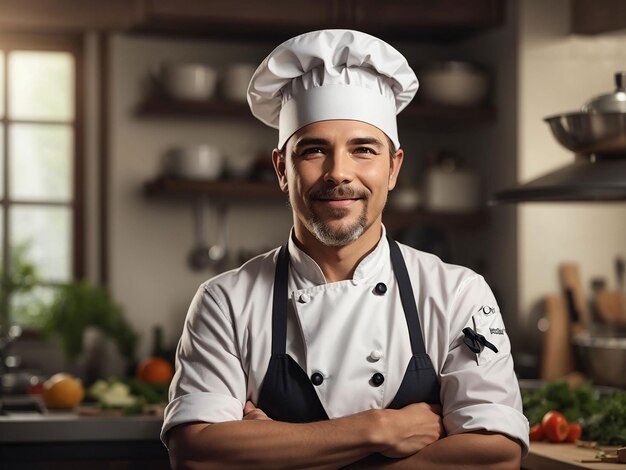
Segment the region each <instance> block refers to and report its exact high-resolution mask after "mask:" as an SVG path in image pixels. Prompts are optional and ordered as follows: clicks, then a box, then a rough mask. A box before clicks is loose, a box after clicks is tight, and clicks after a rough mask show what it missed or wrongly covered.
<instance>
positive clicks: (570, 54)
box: [517, 0, 626, 339]
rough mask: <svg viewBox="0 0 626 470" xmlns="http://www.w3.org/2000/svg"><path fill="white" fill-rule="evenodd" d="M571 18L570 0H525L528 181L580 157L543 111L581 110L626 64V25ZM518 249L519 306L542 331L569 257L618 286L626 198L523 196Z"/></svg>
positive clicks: (521, 82)
mask: <svg viewBox="0 0 626 470" xmlns="http://www.w3.org/2000/svg"><path fill="white" fill-rule="evenodd" d="M569 19H570V2H569V1H568V0H552V1H549V2H546V1H542V0H524V1H522V2H519V46H518V59H517V60H518V70H519V71H518V74H519V75H518V91H517V93H518V100H517V101H518V111H517V113H518V117H519V118H518V121H517V122H518V126H517V142H518V148H517V154H518V163H517V167H518V170H517V172H518V174H519V180H520V181H522V182H524V181H528V180H530V179H533V178H536V177H538V176H540V175H543V174H545V173H547V172H549V171H551V170H554V169H556V168H559V167H561V166H564V165H566V164H568V163H571V162H572V161H573V155H572V154H571V153H570V152H569V151H567V150H565V149H564V148H562V147H561V146H560V145H559V144H558V143H557V142H556V140H555V139H554V138H553V137H552V135H551V133H550V131H549V128H548V126H547V124H545V123H544V122H543V121H542V120H543V118H544V117H546V116H549V115H554V114H561V113H565V112H570V111H577V110H578V109H579V108H580V106H581V105H582V104H583V103H584V102H585V101H587V100H588V99H589V98H591V97H593V96H596V95H599V94H604V93H608V92H612V91H613V90H614V82H613V74H614V72H616V71H618V70H624V68H625V67H626V47H624V46H625V45H626V33H624V32H620V33H616V34H603V35H600V36H575V35H571V34H570V33H569V28H570V26H569V25H570V23H569ZM517 249H518V266H517V272H518V279H519V283H518V291H519V294H518V295H519V301H518V302H519V312H520V314H521V316H522V322H525V323H526V325H527V327H528V331H529V332H530V333H533V332H534V333H535V336H536V331H537V330H536V325H535V324H533V323H535V322H536V316H535V313H538V311H540V310H541V308H540V307H538V303H540V302H541V301H542V299H543V297H544V295H546V294H548V293H551V292H558V291H559V290H560V288H559V284H558V277H557V269H558V266H559V264H560V263H561V262H563V261H575V262H578V263H579V264H580V268H581V274H582V279H583V283H584V286H585V288H586V289H587V293H589V292H590V290H589V281H590V279H591V278H592V277H596V276H603V277H605V278H606V279H607V280H609V287H614V275H613V261H614V257H615V256H616V255H621V256H622V257H624V256H626V204H625V203H623V202H622V203H586V204H582V203H575V204H574V203H565V204H564V203H560V204H545V203H534V204H522V205H521V206H520V208H519V219H518V245H517ZM530 339H532V337H531V338H530Z"/></svg>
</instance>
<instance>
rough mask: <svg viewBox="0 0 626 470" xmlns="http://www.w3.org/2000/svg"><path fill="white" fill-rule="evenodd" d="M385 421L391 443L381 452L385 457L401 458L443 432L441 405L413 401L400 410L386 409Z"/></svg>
mask: <svg viewBox="0 0 626 470" xmlns="http://www.w3.org/2000/svg"><path fill="white" fill-rule="evenodd" d="M386 411H387V412H389V421H388V423H386V424H387V425H388V426H389V430H390V432H391V433H392V436H391V441H390V442H391V445H390V446H389V447H388V448H387V449H385V450H383V451H382V452H381V454H382V455H384V456H385V457H390V458H403V457H407V456H409V455H413V454H415V453H416V452H419V451H420V450H422V449H423V448H424V447H426V446H427V445H429V444H432V443H433V442H435V441H437V440H438V439H439V438H441V437H442V435H443V433H444V429H443V423H442V421H441V406H439V405H429V404H427V403H414V404H411V405H408V406H405V407H404V408H402V409H400V410H386Z"/></svg>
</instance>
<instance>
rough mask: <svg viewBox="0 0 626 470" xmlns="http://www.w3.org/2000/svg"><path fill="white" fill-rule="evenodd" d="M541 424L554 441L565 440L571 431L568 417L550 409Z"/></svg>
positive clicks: (549, 437)
mask: <svg viewBox="0 0 626 470" xmlns="http://www.w3.org/2000/svg"><path fill="white" fill-rule="evenodd" d="M541 426H542V428H543V431H544V432H545V433H546V436H547V437H548V439H550V440H551V441H552V442H563V441H564V440H565V438H566V437H567V433H568V432H569V424H568V422H567V419H565V416H563V415H562V414H561V413H559V412H558V411H548V412H547V413H546V414H545V415H544V417H543V419H542V420H541Z"/></svg>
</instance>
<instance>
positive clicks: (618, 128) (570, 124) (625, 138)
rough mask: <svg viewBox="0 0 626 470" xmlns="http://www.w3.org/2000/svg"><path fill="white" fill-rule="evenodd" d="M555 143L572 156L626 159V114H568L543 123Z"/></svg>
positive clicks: (549, 118)
mask: <svg viewBox="0 0 626 470" xmlns="http://www.w3.org/2000/svg"><path fill="white" fill-rule="evenodd" d="M544 121H546V122H547V123H548V125H549V126H550V129H551V130H552V133H553V134H554V137H555V138H556V140H557V141H558V142H559V143H560V144H561V145H562V146H563V147H565V148H566V149H568V150H571V151H572V152H575V153H578V154H583V155H591V154H596V155H598V154H600V155H605V154H606V155H626V113H602V114H592V113H583V112H577V113H567V114H559V115H556V116H550V117H547V118H545V119H544Z"/></svg>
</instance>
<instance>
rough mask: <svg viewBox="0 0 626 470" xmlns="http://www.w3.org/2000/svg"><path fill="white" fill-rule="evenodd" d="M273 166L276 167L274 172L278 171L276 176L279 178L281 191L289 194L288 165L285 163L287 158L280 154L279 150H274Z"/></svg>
mask: <svg viewBox="0 0 626 470" xmlns="http://www.w3.org/2000/svg"><path fill="white" fill-rule="evenodd" d="M272 164H273V165H274V171H276V176H277V177H278V184H279V186H280V190H281V191H282V192H283V193H286V192H288V191H289V190H288V188H287V173H286V170H287V163H286V162H285V157H283V155H282V154H281V153H280V152H279V150H278V149H274V150H273V151H272Z"/></svg>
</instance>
